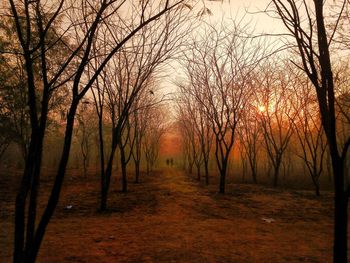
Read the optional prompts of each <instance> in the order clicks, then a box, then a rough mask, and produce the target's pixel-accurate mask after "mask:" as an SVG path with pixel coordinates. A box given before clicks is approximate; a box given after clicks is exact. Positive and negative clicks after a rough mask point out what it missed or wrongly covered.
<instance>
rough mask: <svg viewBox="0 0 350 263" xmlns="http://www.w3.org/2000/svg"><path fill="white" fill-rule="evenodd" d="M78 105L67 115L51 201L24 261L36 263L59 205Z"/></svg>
mask: <svg viewBox="0 0 350 263" xmlns="http://www.w3.org/2000/svg"><path fill="white" fill-rule="evenodd" d="M77 106H78V104H77V103H73V104H72V106H71V108H70V110H69V114H68V116H67V126H66V132H65V139H64V145H63V151H62V154H61V161H60V164H59V167H58V171H57V175H56V178H55V182H54V185H53V187H52V190H51V195H50V197H49V201H48V203H47V205H46V208H45V210H44V213H43V215H42V217H41V220H40V222H39V224H38V227H37V230H36V232H35V236H34V239H33V242H32V244H31V246H30V248H29V250H28V253H27V255H28V256H27V258H26V259H25V261H24V262H27V263H34V262H35V260H36V257H37V255H38V252H39V248H40V246H41V242H42V240H43V237H44V234H45V231H46V227H47V225H48V223H49V222H50V219H51V217H52V215H53V213H54V211H55V208H56V206H57V203H58V200H59V197H60V193H61V188H62V184H63V179H64V175H65V171H66V168H67V163H68V159H69V152H70V147H71V142H72V133H73V127H74V116H75V112H76V109H77Z"/></svg>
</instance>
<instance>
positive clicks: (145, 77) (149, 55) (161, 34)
mask: <svg viewBox="0 0 350 263" xmlns="http://www.w3.org/2000/svg"><path fill="white" fill-rule="evenodd" d="M180 3H182V1H181V2H177V4H174V6H178V8H176V9H174V10H173V12H171V13H168V14H166V15H165V16H164V20H157V21H156V23H154V24H153V25H149V26H147V27H143V28H142V30H140V32H139V33H138V34H136V35H135V36H134V37H133V39H132V41H130V42H129V43H128V45H126V46H125V47H124V48H123V49H121V50H120V52H118V53H117V54H116V56H115V58H113V60H112V61H111V63H110V64H109V68H108V70H107V71H106V72H107V73H106V74H107V75H108V83H106V84H107V88H106V92H107V94H108V99H107V100H108V103H107V104H108V109H109V114H110V118H111V121H112V145H111V150H110V154H109V157H108V161H107V166H106V168H105V172H104V178H102V183H101V185H102V189H101V205H100V208H101V210H105V209H106V208H107V196H108V189H109V184H110V178H111V174H112V166H113V159H114V154H115V151H116V148H117V146H118V145H119V144H120V140H121V136H122V134H123V131H124V128H125V125H126V123H127V121H128V120H129V118H130V114H131V110H132V106H133V104H134V103H135V102H136V101H137V98H138V96H139V94H140V93H141V92H142V91H143V90H144V89H147V87H148V83H150V82H151V81H152V78H156V75H157V73H159V72H160V71H161V67H160V66H161V65H163V64H164V63H165V62H166V61H167V60H169V59H170V58H171V57H172V56H173V55H174V52H175V49H176V47H178V46H179V45H181V44H182V41H183V37H184V36H185V35H186V30H184V29H185V28H184V27H183V23H184V21H186V17H187V12H188V7H187V6H186V5H183V6H179V4H180ZM141 14H142V13H141ZM115 30H121V29H120V27H115ZM122 30H123V29H122Z"/></svg>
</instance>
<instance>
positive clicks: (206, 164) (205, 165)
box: [204, 161, 209, 185]
mask: <svg viewBox="0 0 350 263" xmlns="http://www.w3.org/2000/svg"><path fill="white" fill-rule="evenodd" d="M204 170H205V184H206V185H209V169H208V162H207V161H204Z"/></svg>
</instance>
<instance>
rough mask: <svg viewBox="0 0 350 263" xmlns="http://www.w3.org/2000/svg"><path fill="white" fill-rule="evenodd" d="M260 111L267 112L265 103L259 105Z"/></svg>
mask: <svg viewBox="0 0 350 263" xmlns="http://www.w3.org/2000/svg"><path fill="white" fill-rule="evenodd" d="M258 111H259V112H260V113H261V112H265V111H266V107H265V106H263V105H260V106H258Z"/></svg>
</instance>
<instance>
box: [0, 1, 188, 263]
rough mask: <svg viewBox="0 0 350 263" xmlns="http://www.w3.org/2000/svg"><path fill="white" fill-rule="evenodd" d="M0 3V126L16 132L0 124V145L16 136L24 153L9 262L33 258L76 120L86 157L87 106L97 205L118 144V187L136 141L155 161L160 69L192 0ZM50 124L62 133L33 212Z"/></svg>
mask: <svg viewBox="0 0 350 263" xmlns="http://www.w3.org/2000/svg"><path fill="white" fill-rule="evenodd" d="M2 10H4V13H2V14H1V18H2V21H1V33H0V36H1V47H0V48H1V61H0V62H1V64H2V66H1V100H0V101H1V130H2V131H7V130H11V132H13V133H11V134H10V133H9V132H6V133H1V149H0V150H1V153H3V152H4V151H5V149H6V147H8V142H9V138H15V142H16V143H18V144H20V145H21V148H22V151H23V158H24V159H25V165H24V171H23V176H22V179H21V183H20V186H19V187H18V193H17V196H16V205H15V231H14V232H15V236H14V254H13V255H14V262H34V261H35V260H36V257H37V254H38V251H39V248H40V245H41V242H42V240H43V237H44V234H45V231H46V228H47V225H48V223H49V221H50V219H51V217H52V215H53V213H54V211H55V208H56V206H57V203H58V200H59V197H60V193H61V188H62V184H63V181H64V178H65V173H66V168H67V164H68V160H69V155H70V151H71V145H72V139H73V135H74V133H73V129H74V127H79V128H78V130H77V133H79V134H78V136H79V137H80V138H81V143H80V145H81V150H82V155H83V159H84V164H85V165H84V167H85V166H86V165H87V163H88V152H89V139H90V137H91V134H90V132H89V130H88V127H89V125H91V123H89V122H90V119H89V117H88V116H87V114H88V112H89V111H88V110H87V108H91V107H92V106H94V107H95V110H96V112H97V116H98V131H99V137H98V138H99V140H98V141H99V147H100V165H101V209H102V210H104V209H106V208H107V196H108V189H109V183H110V178H111V174H112V170H113V169H112V166H113V159H114V156H115V154H114V153H115V151H116V149H117V148H119V150H120V157H121V163H122V168H123V170H122V172H123V190H125V191H126V169H125V168H126V164H127V163H128V162H129V160H130V158H131V156H132V157H133V158H134V160H135V163H136V164H137V163H138V165H136V167H139V163H140V158H141V157H140V153H141V150H140V149H141V148H140V147H141V145H143V146H144V148H145V149H147V150H146V151H145V152H146V153H147V154H146V159H147V160H148V162H147V163H148V164H149V169H150V170H151V169H152V166H153V165H154V162H155V159H156V157H157V147H159V146H158V145H157V143H158V142H159V138H160V137H161V135H162V133H163V132H164V127H163V126H162V125H163V124H162V122H161V120H160V119H159V116H162V112H161V110H160V109H159V107H156V105H158V104H159V101H161V100H162V98H159V96H158V95H156V90H155V89H156V87H157V85H156V84H155V83H156V77H157V70H159V69H160V66H161V65H162V64H164V63H165V62H166V61H167V60H168V59H170V58H171V56H172V55H173V52H174V50H175V47H177V46H178V45H181V41H182V37H183V35H184V34H185V30H184V28H181V27H182V24H183V21H185V17H186V15H187V14H188V12H189V11H190V6H189V5H188V4H186V2H185V1H183V0H174V1H172V0H165V1H137V2H134V1H124V0H122V1H119V0H102V1H92V2H91V1H85V0H81V1H70V0H57V1H50V2H45V1H44V2H43V1H27V0H25V1H16V0H9V1H8V2H7V3H2ZM180 28H181V30H179V29H180ZM88 94H91V95H88ZM90 112H91V111H90ZM13 113H15V116H14V115H13ZM76 119H77V120H78V122H75V120H76ZM147 119H149V120H150V121H146V120H147ZM106 123H108V124H110V125H111V126H112V127H111V138H112V139H111V145H106V144H105V140H104V136H103V135H104V134H105V133H104V128H105V125H104V124H106ZM53 124H57V126H58V127H59V130H60V131H61V132H62V133H63V137H64V138H63V140H62V145H61V147H58V148H59V149H62V152H61V154H60V156H59V158H58V159H59V164H58V168H57V171H56V175H55V177H54V182H53V185H52V189H51V191H50V193H49V198H48V200H47V204H46V206H45V207H44V210H43V213H42V214H41V215H39V214H38V213H37V204H38V196H39V191H41V189H40V188H39V184H40V178H41V170H42V169H41V168H42V159H43V149H44V146H45V143H46V138H47V135H48V132H49V131H50V127H51V125H53ZM12 127H14V128H12ZM10 128H11V129H10ZM3 134H6V136H5V135H3ZM146 137H147V138H148V139H147V140H142V138H146ZM105 148H107V150H106V149H105ZM137 169H139V168H137ZM85 173H86V171H85ZM137 176H138V175H137ZM137 178H138V177H137Z"/></svg>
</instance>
